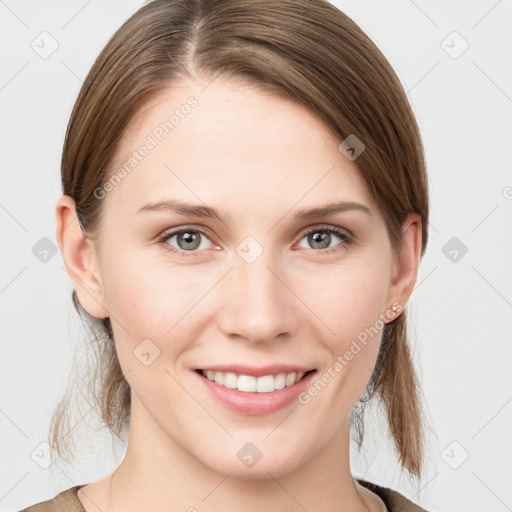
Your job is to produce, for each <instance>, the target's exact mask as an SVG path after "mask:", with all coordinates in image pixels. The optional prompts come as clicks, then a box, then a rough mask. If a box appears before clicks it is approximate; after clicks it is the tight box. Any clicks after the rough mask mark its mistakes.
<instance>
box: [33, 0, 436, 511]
mask: <svg viewBox="0 0 512 512" xmlns="http://www.w3.org/2000/svg"><path fill="white" fill-rule="evenodd" d="M62 185H63V195H62V197H61V198H60V199H59V201H58V203H57V208H56V218H57V239H58V243H59V247H60V250H61V253H62V257H63V260H64V262H65V265H66V268H67V271H68V273H69V275H70V278H71V279H72V282H73V285H74V288H75V289H74V292H73V301H74V304H75V307H76V308H77V311H78V312H79V313H80V314H82V315H83V317H84V318H85V319H86V320H88V321H89V322H90V325H91V327H92V330H93V333H94V334H95V335H96V336H97V337H98V339H99V340H100V342H101V343H102V345H101V349H100V350H101V360H100V361H99V364H100V369H101V372H102V373H101V375H100V381H101V383H102V389H101V391H100V393H99V396H98V406H99V409H100V413H101V415H102V418H103V420H104V422H105V424H106V425H107V426H108V427H109V429H110V430H111V431H112V432H113V433H115V434H117V435H120V433H121V431H122V428H123V426H126V425H129V436H128V445H127V452H126V456H125V457H124V459H123V461H122V462H121V464H120V465H119V466H118V468H117V469H116V470H115V471H114V472H113V473H112V474H109V475H106V476H105V477H104V478H103V479H101V480H99V481H97V482H90V483H87V484H84V485H77V486H73V487H71V488H69V489H66V490H64V491H62V492H61V493H60V494H59V495H58V496H56V497H55V498H54V499H53V500H50V501H47V502H44V503H39V504H37V505H34V506H32V507H29V508H28V509H26V510H29V511H38V510H55V511H57V510H81V511H87V512H91V511H96V510H101V511H103V512H106V511H121V510H122V511H124V512H126V511H131V510H166V511H171V512H172V511H175V510H176V511H178V510H188V511H193V510H198V511H203V510H209V511H217V510H223V511H230V510H251V511H255V512H256V511H260V510H282V511H292V510H293V511H295V510H308V511H311V512H313V511H320V510H321V511H334V510H345V511H356V510H357V511H360V510H370V511H385V510H408V511H414V510H424V509H422V508H421V507H419V506H417V505H415V504H414V503H413V502H412V501H410V500H409V499H407V498H406V497H405V496H402V495H401V494H399V493H398V492H396V491H394V490H391V489H387V488H384V487H382V486H379V485H377V484H374V483H371V482H367V481H365V480H361V479H354V478H353V477H352V475H351V470H350V457H349V447H350V432H351V425H352V428H353V429H354V431H355V432H356V433H358V436H359V437H358V441H359V444H360V443H361V441H362V434H363V423H362V420H363V419H362V413H363V411H364V408H365V405H366V403H368V401H369V400H370V398H372V397H376V399H377V400H379V401H380V402H381V403H382V404H383V406H384V408H385V409H386V413H387V418H388V420H389V427H390V433H391V435H392V437H393V440H394V443H395V447H396V450H397V454H398V458H399V463H400V466H401V468H402V469H404V470H406V471H407V472H408V473H409V474H410V475H412V476H415V477H420V476H421V470H422V467H423V434H422V423H421V410H420V405H419V398H418V390H417V380H416V375H415V372H414V368H413V364H412V361H411V356H410V351H409V348H408V340H407V330H406V312H405V305H406V304H407V302H408V300H409V298H410V296H411V293H412V290H413V288H414V285H415V282H416V276H417V271H418V265H419V261H420V259H421V257H422V256H423V254H424V252H425V248H426V244H427V226H428V190H427V178H426V170H425V163H424V156H423V148H422V143H421V138H420V134H419V130H418V127H417V124H416V121H415V119H414V115H413V113H412V111H411V108H410V106H409V104H408V101H407V97H406V95H405V93H404V91H403V88H402V86H401V84H400V82H399V80H398V78H397V77H396V75H395V73H394V71H393V70H392V68H391V66H390V65H389V63H388V62H387V61H386V59H385V58H384V57H383V55H382V54H381V52H380V51H379V50H378V49H377V48H376V47H375V45H374V44H373V43H372V42H371V41H370V39H369V38H368V37H367V36H366V35H365V34H364V33H363V32H362V31H361V30H360V29H359V27H358V26H357V25H356V24H355V23H354V22H353V21H352V20H350V19H349V18H348V17H347V16H346V15H344V14H343V13H342V12H340V11H339V10H338V9H336V8H335V7H334V6H332V5H331V4H329V3H327V2H323V1H321V0H301V1H296V0H279V1H275V0H269V1H262V2H259V1H258V2H254V1H252V0H251V1H238V0H235V1H233V0H230V1H227V0H208V1H206V0H197V1H190V0H154V1H152V2H150V3H148V4H147V5H145V6H144V7H142V8H141V9H140V10H139V11H138V12H136V13H135V14H134V15H133V16H132V17H131V18H130V19H129V20H128V21H127V22H126V23H124V25H123V26H122V27H121V28H120V29H119V30H118V31H117V32H116V33H115V34H114V36H113V37H112V39H111V40H110V41H109V43H108V44H107V46H106V47H105V49H104V50H103V51H102V52H101V54H100V56H99V57H98V59H97V60H96V62H95V63H94V65H93V67H92V69H91V71H90V73H89V75H88V77H87V79H86V80H85V82H84V84H83V87H82V90H81V92H80V95H79V98H78V100H77V102H76V105H75V108H74V110H73V113H72V116H71V119H70V123H69V126H68V130H67V134H66V140H65V144H64V150H63V158H62ZM64 405H65V404H64ZM65 413H66V409H65V407H64V406H62V407H60V408H59V409H58V410H57V412H56V414H55V417H54V424H53V432H52V434H53V437H52V441H53V445H52V446H53V448H54V450H55V452H57V453H59V454H62V453H64V452H65V451H66V449H67V444H66V440H65V438H64V432H63V428H62V425H63V424H64V422H63V417H64V416H65Z"/></svg>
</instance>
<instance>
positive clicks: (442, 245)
mask: <svg viewBox="0 0 512 512" xmlns="http://www.w3.org/2000/svg"><path fill="white" fill-rule="evenodd" d="M334 3H335V5H337V6H338V7H340V8H341V9H342V10H344V11H345V12H346V13H347V14H348V15H349V16H351V17H352V18H353V19H354V20H355V21H356V23H358V24H359V25H360V26H361V28H362V29H363V30H364V31H366V32H367V33H368V35H369V36H370V37H371V38H372V39H373V40H374V41H375V42H376V44H377V45H378V46H379V48H380V49H381V51H382V52H383V53H384V55H385V56H386V57H387V58H388V59H389V61H390V62H391V64H392V65H393V67H394V68H395V70H396V72H397V74H398V76H399V77H400V79H401V80H402V83H403V84H404V87H405V89H406V91H407V93H408V96H409V99H410V101H411V104H412V106H413V109H414V112H415V114H416V116H417V119H418V122H419V125H420V128H421V130H422V134H423V139H424V143H425V149H426V154H427V161H428V167H429V176H430V196H431V205H432V217H431V224H430V242H429V247H428V250H427V254H426V256H425V257H424V258H423V260H422V263H421V266H420V275H419V278H418V284H417V286H416V289H415V291H414V293H413V298H412V301H411V303H410V307H409V314H410V318H411V328H412V332H413V334H415V336H414V338H415V347H416V349H415V355H416V359H417V362H418V366H419V367H420V375H421V382H422V387H423V393H424V397H425V401H426V403H427V404H428V409H427V414H428V418H429V429H430V430H429V432H430V436H429V442H430V444H429V446H430V448H429V453H428V455H429V466H428V471H427V475H426V477H425V480H424V481H423V483H422V489H421V492H419V493H418V490H417V488H415V487H413V486H411V485H410V484H409V483H408V481H407V479H406V478H404V477H400V475H399V472H398V464H397V462H396V461H395V459H394V458H393V453H392V451H390V450H383V449H382V447H381V443H382V441H379V440H378V439H377V440H376V441H375V446H372V444H371V439H369V440H368V444H367V447H366V448H365V452H363V453H362V454H361V455H357V454H356V453H355V452H354V460H353V471H354V474H355V475H356V476H364V477H365V478H366V479H368V480H371V481H374V482H376V483H380V484H383V485H388V486H392V487H394V488H395V489H397V490H400V491H401V492H403V493H404V494H406V495H407V496H409V497H410V498H411V499H413V500H414V501H416V502H418V503H420V504H422V505H423V506H424V507H425V508H427V509H428V510H431V511H439V512H441V511H450V512H457V511H464V512H468V511H482V510H494V511H496V512H499V511H502V510H503V511H506V510H512V487H511V485H510V482H511V481H512V479H511V477H512V471H511V467H512V440H511V439H512V437H511V436H510V432H511V431H512V429H511V427H512V383H511V379H510V369H509V368H510V363H511V361H512V357H511V356H512V343H511V336H510V335H511V318H512V316H511V308H512V287H511V282H512V270H511V268H512V267H511V265H510V261H512V250H511V249H512V242H511V236H510V235H511V230H510V228H511V222H510V221H511V218H512V217H511V210H512V175H511V173H510V168H511V163H512V162H511V160H512V155H511V154H510V147H511V132H512V127H511V123H510V120H511V119H512V117H511V113H512V76H511V73H510V63H511V59H510V57H511V53H512V31H511V30H510V27H511V26H512V25H511V23H512V2H511V1H510V0H501V1H496V0H481V1H478V2H477V1H465V2H462V1H459V2H453V1H452V2H447V1H441V0H437V1H433V0H430V1H428V2H427V1H426V0H424V1H419V0H418V1H412V0H401V1H399V0H393V1H388V2H381V1H379V0H372V1H367V0H364V1H361V0H357V1H356V0H344V1H337V2H334ZM140 5H141V3H140V2H135V1H126V0H116V1H108V2H100V1H98V0H92V1H91V0H89V1H83V0H79V1H78V0H76V1H75V0H73V1H67V2H63V1H61V2H56V1H46V2H44V3H43V2H35V1H22V0H20V1H15V0H5V1H2V0H0V39H1V46H0V47H1V49H2V59H1V68H0V108H1V117H0V119H1V128H0V129H1V132H0V137H1V155H2V159H1V164H0V169H1V178H0V222H1V241H2V245H1V251H0V258H1V260H0V272H1V274H0V315H1V318H0V320H1V324H0V325H1V328H2V338H1V346H0V350H1V353H0V364H1V374H0V375H1V382H0V429H1V430H0V431H1V437H0V443H1V456H0V510H1V511H17V510H20V509H21V508H23V507H25V506H28V505H30V504H33V503H35V502H39V501H42V500H43V499H48V498H51V497H53V496H54V495H55V494H56V493H57V492H60V491H61V490H63V489H66V488H69V487H70V486H72V485H75V484H81V483H87V482H91V481H94V480H97V479H99V478H101V477H102V476H104V475H105V474H106V473H108V472H110V471H112V470H113V468H114V467H116V466H117V464H118V463H119V461H120V460H121V457H122V449H121V451H119V452H118V453H117V454H116V455H115V456H113V455H112V454H111V452H110V451H109V450H110V448H109V447H110V444H109V442H108V437H107V436H105V435H104V434H102V433H101V432H98V433H95V432H90V433H89V435H88V436H85V437H84V438H83V443H84V450H83V452H84V453H83V454H81V456H80V459H79V460H78V461H77V463H76V465H75V466H74V467H70V468H69V469H66V470H65V471H60V472H59V473H58V474H57V475H56V474H55V473H54V472H53V473H52V471H51V469H50V470H48V469H43V468H41V467H40V466H39V465H38V464H37V463H36V462H35V460H34V459H36V460H37V456H34V459H33V456H32V454H33V453H40V454H42V457H43V459H44V444H43V445H40V443H41V442H44V441H45V436H46V431H47V426H48V422H49V419H50V414H51V412H52V409H53V407H54V406H55V404H56V403H57V400H58V398H60V396H61V393H62V390H63V389H64V386H65V385H66V381H67V376H68V372H69V369H70V365H71V358H72V354H73V350H74V346H75V344H77V343H78V344H80V343H81V342H82V340H81V339H80V336H82V334H81V331H80V325H79V323H78V318H77V317H76V315H75V313H74V311H73V308H72V305H71V290H72V286H71V282H70V280H69V278H68V276H67V274H66V272H65V270H64V267H63V262H62V259H61V256H60V253H58V252H57V253H56V254H55V255H53V256H52V255H51V253H49V254H48V255H47V257H46V259H47V261H46V262H45V261H41V258H42V257H43V256H44V255H42V254H41V253H40V251H38V249H39V246H38V245H36V244H38V243H39V244H42V243H45V242H41V241H40V240H41V239H42V238H44V237H47V238H48V239H49V240H50V241H52V242H53V244H55V245H56V239H55V202H56V201H57V199H58V197H59V196H60V193H61V192H60V156H61V149H62V143H63V138H64V134H65V129H66V125H67V121H68V118H69V115H70V113H71V109H72V106H73V103H74V101H75V99H76V96H77V94H78V91H79V88H80V86H81V83H82V80H83V79H84V77H85V76H86V74H87V72H88V71H89V68H90V67H91V65H92V63H93V60H94V59H95V58H96V56H97V54H98V53H99V51H100V50H101V49H102V47H103V46H104V44H105V43H106V42H107V40H108V38H109V37H110V36H111V34H112V33H113V32H114V31H115V30H116V29H117V28H118V27H119V26H120V25H121V24H122V22H123V21H124V20H125V19H126V18H127V17H128V16H129V15H131V14H132V13H133V12H135V10H137V8H138V7H139V6H140ZM42 32H47V33H48V34H49V35H46V34H43V35H41V33H42ZM454 32H457V34H454ZM54 41H55V42H54ZM55 44H58V48H56V49H55V51H54V52H53V53H52V54H51V55H46V54H45V52H47V53H49V52H51V50H52V45H55ZM466 44H467V45H469V46H468V48H467V49H466V50H465V51H463V52H462V50H464V48H465V45H466ZM461 52H462V53H461ZM459 54H460V55H459ZM43 57H44V58H43ZM453 237H456V239H455V240H452V238H453ZM46 243H47V244H48V242H46ZM447 244H448V245H447ZM462 244H463V245H464V246H465V247H466V248H467V253H465V254H464V253H463V252H464V251H463V246H462ZM34 246H35V247H36V249H33V248H34ZM454 251H455V252H454ZM38 252H39V254H38ZM43 259H44V258H43ZM506 262H508V264H506ZM377 425H378V424H377ZM375 428H379V427H378V426H377V427H375ZM376 446H378V449H376ZM34 450H36V452H34ZM37 450H39V452H38V451H37ZM41 450H42V451H41ZM375 453H378V456H377V457H375Z"/></svg>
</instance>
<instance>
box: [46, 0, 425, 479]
mask: <svg viewBox="0 0 512 512" xmlns="http://www.w3.org/2000/svg"><path fill="white" fill-rule="evenodd" d="M195 76H201V77H206V78H207V79H213V78H214V77H217V76H222V77H225V78H240V79H241V80H245V81H247V82H250V83H252V84H255V85H257V86H259V87H261V88H264V89H266V90H269V91H272V92H273V93H275V94H278V95H281V96H283V97H286V98H288V99H291V100H293V101H295V102H298V103H300V104H302V105H304V106H306V107H307V108H308V109H309V110H310V111H312V112H313V113H315V114H317V115H318V116H320V118H321V119H322V120H323V121H324V122H325V123H326V125H327V126H328V127H329V128H330V129H331V130H332V131H333V132H334V133H335V134H336V136H337V137H339V140H340V142H342V141H343V140H344V139H345V138H346V137H347V136H349V135H351V134H353V135H355V136H356V137H357V138H358V139H359V140H361V141H362V142H363V143H364V145H365V149H364V151H363V152H362V153H361V154H360V155H359V156H358V158H357V162H355V163H357V166H358V168H359V169H360V172H361V175H362V176H363V178H364V180H365V182H366V184H367V186H368V187H369V190H370V192H371V193H372V195H373V197H374V198H375V201H376V202H377V204H378V206H379V207H380V208H381V210H382V212H383V214H384V217H385V219H386V225H387V229H388V233H389V237H390V241H391V246H392V248H393V251H394V254H395V255H396V254H397V251H398V249H399V248H400V244H401V235H402V224H403V222H404V221H405V218H406V215H407V214H408V213H410V212H415V213H418V214H419V215H420V216H421V218H422V248H421V256H423V254H424V252H425V248H426V245H427V237H428V232H427V226H428V210H429V205H428V185H427V176H426V169H425V159H424V150H423V145H422V141H421V137H420V132H419V129H418V126H417V123H416V120H415V117H414V114H413V112H412V109H411V107H410V105H409V103H408V100H407V96H406V94H405V92H404V90H403V87H402V85H401V83H400V81H399V79H398V77H397V76H396V74H395V72H394V71H393V69H392V67H391V65H390V64H389V63H388V61H387V60H386V58H385V57H384V56H383V55H382V53H381V52H380V51H379V50H378V48H377V47H376V46H375V45H374V44H373V42H372V41H371V40H370V38H369V37H368V36H367V35H366V34H365V33H364V32H363V31H362V30H361V29H360V28H359V27H358V25H356V23H354V22H353V21H352V20H351V19H350V18H349V17H348V16H347V15H345V14H344V13H343V12H341V11H340V10H338V9H337V8H336V7H334V6H333V5H332V4H330V3H328V2H327V1H324V0H262V1H260V0H153V1H151V2H149V3H148V4H147V5H145V6H143V7H142V8H141V9H139V10H138V11H137V12H136V13H135V14H134V15H132V16H131V17H130V18H129V19H128V20H127V21H126V22H125V23H124V24H123V25H122V26H121V28H119V30H117V32H116V33H115V34H114V35H113V36H112V38H111V39H110V41H109V42H108V44H107V45H106V46H105V48H104V49H103V50H102V52H101V53H100V55H99V56H98V58H97V59H96V61H95V63H94V65H93V66H92V68H91V70H90V72H89V74H88V76H87V78H86V80H85V82H84V84H83V86H82V88H81V90H80V94H79V96H78V99H77V101H76V104H75V106H74V108H73V112H72V115H71V118H70V121H69V125H68V129H67V132H66V138H65V142H64V148H63V154H62V187H63V193H64V194H66V195H69V196H71V197H72V198H73V199H74V201H75V204H76V208H77V215H78V219H79V222H80V226H81V228H82V232H83V233H84V235H85V236H88V237H94V235H95V233H97V230H98V227H99V222H100V218H101V206H102V204H101V200H100V199H99V198H98V197H97V194H95V193H94V191H95V190H96V189H97V188H98V187H102V186H103V184H104V183H105V182H106V181H107V180H108V178H109V173H112V171H113V169H112V168H111V167H112V162H113V158H114V156H115V155H116V150H117V149H118V146H119V141H120V139H121V137H122V135H123V133H124V131H125V129H126V126H127V125H128V123H129V122H130V120H131V119H132V118H133V116H134V115H135V114H136V113H137V112H138V111H139V110H140V109H141V108H142V107H143V106H144V105H145V104H147V102H148V101H150V100H151V99H152V98H154V97H155V96H156V95H157V94H158V93H160V92H161V91H162V90H163V89H165V88H167V87H170V86H172V84H173V83H174V82H175V81H177V80H179V79H180V78H188V77H192V78H193V77H195ZM73 304H74V306H75V308H76V310H77V311H78V313H79V314H80V315H81V317H82V319H83V320H84V321H85V322H86V323H87V325H88V327H89V328H90V329H91V332H92V333H93V338H94V340H91V341H92V342H93V343H96V345H97V350H98V357H97V360H96V371H95V372H94V375H93V376H92V380H91V382H90V387H89V392H90V393H91V394H92V395H93V396H94V403H95V405H96V407H97V408H98V409H99V411H100V413H101V418H102V420H103V421H104V423H105V424H106V426H107V427H108V429H109V430H110V431H111V432H112V433H114V434H116V435H117V436H118V437H119V436H120V432H121V429H122V427H123V425H124V424H125V423H126V422H127V421H128V420H129V417H130V388H129V386H128V384H127V382H126V380H125V379H124V377H123V373H122V371H121V367H120V365H119V362H118V359H117V354H116V351H115V345H114V342H113V333H112V326H111V324H110V319H109V318H106V319H97V318H93V317H91V316H90V315H89V314H88V313H87V312H86V311H85V310H84V309H83V308H82V307H81V306H80V304H79V303H78V300H77V296H76V291H73ZM98 383H99V385H96V384H98ZM68 393H69V389H68ZM374 396H377V397H379V398H380V403H382V404H383V405H384V406H385V409H386V411H387V419H388V423H389V427H390V432H391V435H392V437H393V439H394V443H395V447H396V450H397V453H398V456H399V460H400V464H401V466H402V467H403V468H404V469H406V470H407V471H408V472H409V474H410V475H415V476H417V477H419V476H421V468H422V461H423V434H424V432H423V425H422V412H421V407H420V402H419V389H418V383H417V377H416V373H415V370H414V365H413V361H412V359H411V353H410V349H409V346H408V336H407V329H406V313H405V311H402V314H401V315H399V316H398V317H397V318H396V319H395V320H393V321H392V322H391V323H389V324H387V325H386V326H385V329H384V332H383V338H382V342H381V346H380V352H379V356H378V358H377V363H376V366H375V369H374V372H373V374H372V376H371V379H370V382H369V383H368V386H367V388H366V390H365V394H364V397H362V400H361V402H360V404H362V407H359V409H358V413H357V414H356V415H355V417H356V422H357V424H356V431H357V432H358V435H359V438H358V443H359V446H361V442H362V438H363V431H364V429H363V423H362V420H363V412H364V406H365V404H366V402H367V401H368V400H369V399H370V398H372V397H374ZM68 405H69V397H65V398H64V399H63V400H62V401H61V402H60V403H59V405H58V407H57V408H56V410H55V412H54V414H53V417H52V425H51V426H50V434H51V435H50V437H51V447H52V452H55V451H56V452H57V453H58V454H59V456H64V455H65V453H70V450H69V439H66V436H65V427H66V426H67V425H69V418H68V417H67V416H66V415H67V414H68V412H69V407H68Z"/></svg>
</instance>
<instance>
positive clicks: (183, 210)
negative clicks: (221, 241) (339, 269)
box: [137, 199, 373, 223]
mask: <svg viewBox="0 0 512 512" xmlns="http://www.w3.org/2000/svg"><path fill="white" fill-rule="evenodd" d="M354 210H355V211H361V212H364V213H367V214H368V215H373V214H372V212H371V209H370V208H368V207H367V206H365V205H364V204H361V203H357V202H355V201H340V202H335V203H329V204H327V205H325V206H318V207H314V208H301V209H299V210H297V212H296V215H295V216H296V218H297V219H298V220H311V219H316V218H320V217H329V216H332V215H335V214H336V213H343V212H346V211H354ZM145 211H167V212H170V213H178V214H180V215H188V216H191V217H205V218H211V219H217V220H219V221H221V222H223V223H224V222H225V221H226V220H227V218H228V215H227V214H224V216H222V215H221V214H220V212H219V211H218V210H216V209H215V208H212V207H210V206H206V205H199V204H197V205H196V204H189V203H184V202H180V201H177V200H175V199H163V200H161V201H157V202H155V203H148V204H146V205H144V206H143V207H142V208H140V209H139V210H138V211H137V213H140V212H145Z"/></svg>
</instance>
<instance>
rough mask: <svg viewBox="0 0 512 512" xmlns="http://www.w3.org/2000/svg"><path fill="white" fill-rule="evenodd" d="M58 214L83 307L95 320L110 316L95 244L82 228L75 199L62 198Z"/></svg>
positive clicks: (66, 258)
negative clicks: (106, 305)
mask: <svg viewBox="0 0 512 512" xmlns="http://www.w3.org/2000/svg"><path fill="white" fill-rule="evenodd" d="M55 214H56V221H57V242H58V245H59V249H60V252H61V254H62V259H63V260H64V265H65V266H66V271H67V272H68V275H69V277H70V279H71V281H72V283H73V286H74V288H75V290H76V293H77V295H78V299H79V302H80V305H81V306H82V307H83V308H84V309H85V310H86V311H87V312H88V313H89V314H90V315H92V316H94V317H96V318H106V317H108V316H109V313H108V311H107V308H106V307H105V305H104V304H105V300H104V294H103V285H102V282H101V276H100V273H99V265H98V258H97V254H96V249H95V245H94V242H93V241H92V240H90V239H88V238H86V237H85V236H84V235H83V233H82V230H81V229H80V224H79V222H78V217H77V214H76V206H75V201H74V200H73V198H71V197H70V196H67V195H63V196H61V197H60V198H59V200H58V201H57V206H56V210H55Z"/></svg>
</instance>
